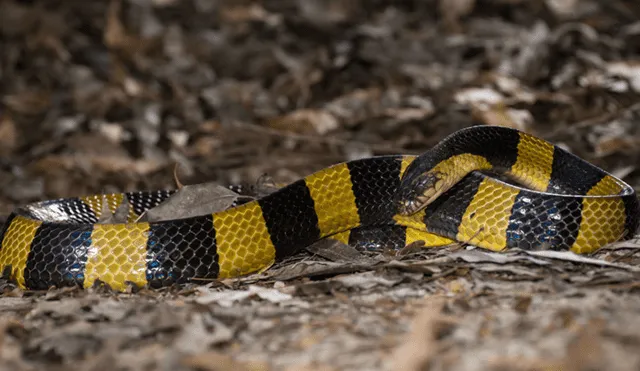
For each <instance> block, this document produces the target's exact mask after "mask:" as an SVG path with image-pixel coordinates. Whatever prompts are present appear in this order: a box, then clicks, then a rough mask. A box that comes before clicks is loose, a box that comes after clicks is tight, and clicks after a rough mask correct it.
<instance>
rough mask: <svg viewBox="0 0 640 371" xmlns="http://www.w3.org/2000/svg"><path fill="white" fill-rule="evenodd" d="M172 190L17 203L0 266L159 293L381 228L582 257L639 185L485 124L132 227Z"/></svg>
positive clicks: (621, 235)
mask: <svg viewBox="0 0 640 371" xmlns="http://www.w3.org/2000/svg"><path fill="white" fill-rule="evenodd" d="M491 171H498V172H500V173H503V174H506V175H508V176H510V177H511V178H514V179H515V180H517V181H518V182H519V183H522V184H524V185H526V187H527V188H525V187H522V186H520V185H516V184H513V183H511V182H507V181H503V180H500V179H498V178H497V177H495V176H493V175H491V174H490V173H487V172H491ZM424 174H431V175H433V174H436V175H437V176H435V177H433V176H431V177H430V178H428V179H431V180H434V179H435V182H430V183H429V182H426V181H425V179H426V178H425V177H424ZM426 183H429V184H430V185H434V184H435V186H436V188H438V189H437V191H438V192H436V193H439V194H438V195H437V197H435V198H434V199H432V200H430V201H429V203H428V205H423V206H422V207H421V208H420V209H419V210H417V212H413V213H399V212H398V205H399V204H398V202H397V201H398V200H399V202H400V205H403V202H405V204H408V203H407V202H408V201H407V200H408V199H409V198H415V197H417V196H420V194H418V193H419V192H424V191H425V188H424V186H425V184H426ZM443 184H444V185H445V186H444V187H441V186H442V185H443ZM172 192H173V191H150V192H131V193H125V194H108V195H93V196H85V197H76V198H66V199H58V200H50V201H43V202H39V203H34V204H30V205H26V206H24V207H20V208H18V209H16V210H15V211H14V212H13V213H11V215H10V216H9V218H8V220H7V221H6V223H5V225H4V226H3V228H2V230H1V231H0V241H1V245H0V267H1V268H2V269H3V272H5V273H8V274H9V276H10V277H11V278H12V279H13V280H14V281H15V282H16V283H17V284H18V285H19V286H20V287H22V288H27V289H47V288H49V287H52V286H57V287H60V286H81V287H85V288H86V287H91V286H93V285H94V284H95V283H96V282H103V283H105V284H108V285H109V286H110V287H112V288H113V289H115V290H125V289H126V288H127V285H128V284H133V285H136V286H148V287H151V288H157V287H162V286H167V285H171V284H176V283H186V282H193V281H195V280H198V279H222V278H229V277H236V276H240V275H246V274H249V273H254V272H258V271H261V270H264V269H266V268H268V267H269V266H270V265H271V264H272V263H273V262H274V261H275V260H277V259H280V258H282V257H285V256H289V255H292V254H294V253H295V252H296V251H299V250H300V249H302V248H304V247H305V246H308V245H310V244H311V243H313V242H314V241H317V240H319V239H321V238H325V237H329V238H334V239H337V240H340V241H342V242H345V243H355V242H356V241H358V240H362V239H365V240H366V239H371V240H372V239H375V238H379V234H380V233H377V232H379V231H385V233H386V234H385V235H384V238H385V241H386V242H387V243H392V244H395V245H398V246H404V245H406V244H410V243H412V242H414V241H424V243H425V245H426V246H438V245H445V244H448V243H451V242H454V241H462V242H468V243H471V244H473V245H476V246H479V247H482V248H486V249H490V250H494V251H500V250H503V249H505V248H513V247H517V248H522V249H542V248H544V249H554V250H571V251H574V252H577V253H587V252H592V251H594V250H596V249H598V248H600V247H601V246H603V245H605V244H607V243H610V242H614V241H617V240H621V239H626V238H628V237H630V236H631V235H633V234H634V233H635V231H636V230H637V228H638V223H639V204H638V199H637V197H636V195H635V191H634V190H633V188H632V187H630V186H629V185H628V184H626V183H625V182H623V181H622V180H620V179H618V178H616V177H614V176H612V175H610V174H608V173H607V172H605V171H603V170H602V169H600V168H598V167H596V166H594V165H592V164H590V163H588V162H586V161H584V160H582V159H580V158H578V157H576V156H575V155H573V154H571V153H569V152H567V151H565V150H563V149H562V148H560V147H557V146H554V145H552V144H551V143H548V142H546V141H544V140H542V139H540V138H537V137H535V136H532V135H529V134H526V133H523V132H520V131H517V130H513V129H507V128H502V127H491V126H474V127H470V128H467V129H463V130H460V131H458V132H455V133H453V134H451V135H450V136H448V137H447V138H445V139H444V140H443V141H441V142H440V143H439V144H438V145H436V146H435V147H433V148H432V149H430V150H429V151H427V152H425V153H424V154H423V155H420V156H419V157H417V158H416V157H415V156H403V155H396V156H379V157H372V158H367V159H361V160H355V161H350V162H345V163H341V164H336V165H333V166H330V167H328V168H325V169H322V170H320V171H318V172H316V173H313V174H311V175H309V176H307V177H305V178H303V179H300V180H298V181H296V182H294V183H291V184H289V185H288V186H286V187H283V188H281V189H279V190H277V191H275V192H274V193H271V194H269V195H267V196H264V197H262V198H260V199H257V200H254V201H250V202H247V203H245V204H242V205H239V206H236V207H232V208H229V209H227V210H224V211H220V212H216V213H213V214H209V215H202V216H197V217H190V218H184V219H175V220H167V221H160V222H151V223H147V222H135V220H136V218H137V217H138V216H139V215H140V214H141V213H143V212H144V211H145V210H147V209H149V208H152V207H154V206H156V205H158V204H160V203H161V202H162V201H163V200H165V199H167V198H168V197H170V196H171V194H172ZM125 196H126V199H125V198H124V197H125ZM123 199H125V200H126V202H129V204H130V206H131V207H130V215H129V221H128V222H127V223H119V224H99V223H97V222H98V220H99V218H100V216H101V213H102V210H103V203H104V202H106V203H108V207H109V209H110V210H111V211H112V212H114V211H115V209H116V207H117V206H118V205H119V204H120V203H121V202H122V200H123ZM104 206H107V205H104ZM414 211H415V210H414ZM389 231H391V232H389Z"/></svg>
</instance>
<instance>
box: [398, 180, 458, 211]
mask: <svg viewBox="0 0 640 371" xmlns="http://www.w3.org/2000/svg"><path fill="white" fill-rule="evenodd" d="M445 175H446V174H444V173H442V172H440V171H435V170H432V171H428V172H424V173H420V174H418V175H417V176H413V177H407V178H404V179H403V180H402V182H401V184H400V188H399V189H398V193H397V195H396V204H397V207H398V213H400V214H401V215H411V214H415V213H417V212H418V211H420V210H422V209H424V208H425V207H427V205H429V204H430V203H431V202H433V200H435V199H436V198H437V197H438V196H440V194H442V192H443V191H444V189H445V187H444V186H445V184H444V183H445V181H444V179H445Z"/></svg>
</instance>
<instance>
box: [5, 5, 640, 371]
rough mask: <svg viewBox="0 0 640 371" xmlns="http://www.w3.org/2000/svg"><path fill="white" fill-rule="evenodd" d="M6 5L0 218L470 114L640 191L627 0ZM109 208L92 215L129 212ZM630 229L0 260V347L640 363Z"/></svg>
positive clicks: (441, 125) (238, 173) (121, 364)
mask: <svg viewBox="0 0 640 371" xmlns="http://www.w3.org/2000/svg"><path fill="white" fill-rule="evenodd" d="M480 5H482V6H480ZM0 8H1V9H2V11H0V44H2V50H3V53H1V54H2V56H0V80H1V81H2V82H3V83H2V86H0V144H1V146H0V147H1V148H0V153H1V154H2V159H0V179H2V181H1V182H2V185H3V187H1V188H0V207H1V208H2V214H3V215H8V213H9V212H10V211H11V210H12V209H13V208H14V207H16V206H18V205H22V204H24V203H27V202H31V201H39V200H42V199H50V198H57V197H69V196H79V195H84V194H91V193H105V192H122V191H132V190H140V189H174V188H176V183H177V188H178V191H176V195H177V196H176V197H172V198H171V199H170V201H168V202H167V203H166V204H163V205H162V206H161V207H159V208H157V209H154V211H153V212H152V213H151V215H145V216H144V218H146V219H144V220H162V219H168V218H178V217H188V216H190V215H194V214H199V213H210V212H212V211H215V210H223V209H225V208H228V207H229V206H231V205H233V204H234V202H246V201H247V200H250V199H255V198H258V197H261V196H263V195H265V194H268V193H270V192H273V191H274V190H275V189H277V188H279V187H280V186H281V185H283V184H288V183H290V182H292V181H295V180H297V179H299V178H300V177H302V176H304V175H306V174H309V173H310V172H312V171H315V170H318V169H321V168H323V167H326V166H328V165H331V164H335V163H337V162H341V161H345V160H350V159H356V158H362V157H368V156H372V155H380V154H388V153H413V154H415V153H419V152H421V151H423V150H424V149H426V148H429V147H430V146H432V145H433V144H435V143H437V142H438V141H439V140H440V139H441V138H443V137H444V136H445V135H447V134H449V133H451V132H453V131H455V130H457V129H460V128H463V127H466V126H469V125H471V124H494V125H495V124H497V125H503V126H509V127H515V128H518V129H521V130H526V131H528V132H531V133H533V134H537V135H540V136H542V137H544V138H546V139H549V140H552V141H554V142H556V143H559V144H560V145H562V146H564V147H565V148H568V149H569V150H571V151H572V152H574V153H576V154H578V155H580V156H582V157H584V158H586V159H588V160H590V161H592V162H593V163H595V164H596V165H599V166H602V167H603V168H605V169H606V170H608V171H610V172H611V173H613V174H616V175H618V176H620V177H623V178H624V179H625V180H626V181H628V182H629V183H630V184H632V185H633V186H635V187H636V188H638V189H640V172H639V171H638V169H637V166H636V164H637V163H639V162H640V151H639V150H638V148H639V147H638V145H637V144H638V143H640V140H639V139H638V138H639V135H640V131H639V130H638V125H637V123H636V121H637V120H638V114H639V110H638V108H639V106H638V104H637V101H638V98H640V97H639V95H640V91H639V89H638V78H637V75H638V63H637V59H638V58H637V54H638V53H637V50H638V45H640V44H639V43H638V42H639V41H640V38H638V35H639V34H640V32H639V31H638V30H639V29H640V28H639V27H638V23H637V15H638V14H640V7H638V6H637V4H635V3H633V2H628V1H621V0H614V1H610V2H597V1H572V0H563V1H558V0H556V1H538V2H525V1H491V2H482V4H481V3H480V2H477V1H466V0H458V1H455V2H454V1H435V0H434V1H426V2H424V1H408V2H406V3H402V4H400V3H393V2H375V3H368V2H360V1H358V2H354V3H353V4H351V3H349V4H347V3H346V2H342V1H337V0H336V1H333V0H332V1H306V0H305V1H303V0H286V1H260V2H257V1H241V2H237V1H216V2H208V1H198V0H136V1H131V0H111V1H105V2H61V3H55V4H54V3H52V4H39V3H38V2H24V1H18V0H4V1H1V2H0ZM176 164H179V165H180V169H181V170H182V172H183V173H184V177H181V179H180V181H178V182H176V179H172V177H171V174H172V172H173V171H175V166H176ZM264 174H268V175H269V176H270V177H271V178H268V177H267V178H264V177H263V175H264ZM261 177H263V178H262V180H258V181H256V179H261ZM182 184H186V185H182ZM233 184H243V186H242V187H236V188H233V187H232V188H228V187H227V185H233ZM202 197H206V201H203V199H202ZM194 200H195V201H194ZM203 205H205V206H206V207H203V208H200V206H203ZM102 206H103V207H104V210H103V213H102V215H101V220H100V222H101V223H119V222H123V221H125V220H127V218H128V216H129V213H130V210H128V208H127V205H126V202H123V203H121V204H120V205H115V208H114V209H113V210H114V212H113V213H112V212H111V210H112V209H110V208H108V207H107V206H109V205H107V203H106V202H103V203H102ZM111 206H113V205H111ZM107 211H108V212H107ZM638 238H639V239H640V236H639V237H638ZM638 241H639V240H638V239H635V240H630V241H625V242H619V243H615V244H611V245H610V246H607V247H605V248H603V249H601V250H599V251H598V252H596V253H594V254H591V255H589V256H583V255H580V256H577V255H574V254H571V253H565V252H555V251H515V250H514V251H508V252H504V253H493V252H488V251H483V250H480V249H476V248H473V247H472V246H464V245H462V244H457V245H455V246H445V247H439V248H434V249H423V248H421V247H420V246H419V244H416V245H414V246H409V247H407V248H405V249H403V250H402V251H397V252H390V251H383V252H372V251H358V250H355V249H353V248H351V247H350V246H348V245H345V244H342V243H337V242H335V241H331V240H326V241H321V242H319V243H316V244H314V245H312V246H309V247H307V248H306V249H303V250H302V251H301V252H300V253H299V254H296V255H295V256H292V257H289V258H287V259H284V260H283V261H278V262H276V263H275V264H274V266H273V267H271V268H270V269H268V270H266V271H264V272H261V273H259V274H254V275H250V276H247V277H241V278H237V279H230V280H223V281H209V282H206V281H202V282H197V283H194V284H187V285H184V286H180V287H171V288H166V289H162V290H148V289H145V288H142V289H137V290H131V291H130V292H126V293H114V292H111V291H110V290H109V289H108V288H106V287H102V286H100V285H97V286H96V287H93V288H90V289H88V290H78V289H74V288H71V289H51V290H47V291H23V290H20V289H18V288H16V287H15V285H14V284H13V283H12V282H8V281H6V280H2V281H0V288H1V289H2V293H3V294H2V297H0V309H2V310H0V352H1V353H0V354H2V357H0V368H2V369H10V370H40V369H52V370H57V369H60V370H66V369H69V368H78V369H87V370H111V369H118V370H149V369H172V370H394V369H402V370H425V369H428V370H450V369H455V370H543V369H545V370H547V369H561V370H595V369H611V370H637V369H639V368H640V356H639V355H638V352H637V349H638V346H640V337H639V335H638V333H637V331H634V330H635V329H637V328H639V327H640V322H639V321H640V315H639V314H638V313H640V297H639V295H638V293H639V292H640V276H639V275H638V272H637V269H638V268H637V267H638V266H640V254H638V252H637V251H638V250H639V249H640V247H639V246H640V245H639V244H638Z"/></svg>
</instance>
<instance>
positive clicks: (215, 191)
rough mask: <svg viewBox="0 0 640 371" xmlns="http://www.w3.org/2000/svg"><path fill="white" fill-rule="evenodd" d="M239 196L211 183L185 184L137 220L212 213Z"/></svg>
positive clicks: (228, 204)
mask: <svg viewBox="0 0 640 371" xmlns="http://www.w3.org/2000/svg"><path fill="white" fill-rule="evenodd" d="M239 197H240V195H239V194H237V193H236V192H234V191H232V190H230V189H228V188H226V187H223V186H221V185H217V184H213V183H201V184H193V185H185V186H182V188H180V189H179V190H178V191H176V192H175V193H174V194H173V195H172V196H171V197H169V198H168V199H166V200H165V201H163V202H162V203H161V204H160V205H158V206H156V207H154V208H151V209H149V210H147V212H146V213H144V214H143V215H141V216H140V218H139V221H144V222H157V221H162V220H169V219H183V218H189V217H193V216H199V215H207V214H212V213H215V212H219V211H223V210H226V209H228V208H229V207H231V206H233V204H234V202H236V201H237V200H238V198H239Z"/></svg>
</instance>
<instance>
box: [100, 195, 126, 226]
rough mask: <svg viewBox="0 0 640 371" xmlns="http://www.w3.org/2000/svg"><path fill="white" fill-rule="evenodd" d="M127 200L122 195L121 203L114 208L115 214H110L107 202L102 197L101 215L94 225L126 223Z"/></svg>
mask: <svg viewBox="0 0 640 371" xmlns="http://www.w3.org/2000/svg"><path fill="white" fill-rule="evenodd" d="M129 207H130V205H129V200H128V199H127V196H126V195H122V201H121V202H120V204H119V205H118V207H117V208H116V210H115V212H113V213H112V212H111V209H110V208H109V201H107V198H106V197H104V196H103V197H102V213H101V214H100V218H99V219H98V223H96V224H116V223H126V222H127V221H128V219H129Z"/></svg>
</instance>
